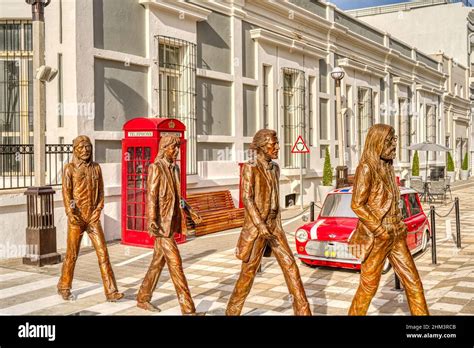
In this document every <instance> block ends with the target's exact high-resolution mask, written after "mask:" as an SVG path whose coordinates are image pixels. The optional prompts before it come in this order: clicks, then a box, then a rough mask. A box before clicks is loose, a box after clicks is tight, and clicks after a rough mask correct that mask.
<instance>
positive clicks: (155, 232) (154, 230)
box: [148, 221, 163, 237]
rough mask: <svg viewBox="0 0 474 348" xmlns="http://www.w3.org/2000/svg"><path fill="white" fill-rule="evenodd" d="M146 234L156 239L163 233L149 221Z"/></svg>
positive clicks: (154, 223)
mask: <svg viewBox="0 0 474 348" xmlns="http://www.w3.org/2000/svg"><path fill="white" fill-rule="evenodd" d="M148 232H150V233H151V234H153V235H154V236H156V237H163V233H161V232H160V227H159V226H158V224H157V223H156V222H155V221H151V222H150V223H149V224H148Z"/></svg>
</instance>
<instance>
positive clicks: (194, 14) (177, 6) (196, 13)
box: [139, 0, 212, 22]
mask: <svg viewBox="0 0 474 348" xmlns="http://www.w3.org/2000/svg"><path fill="white" fill-rule="evenodd" d="M139 3H140V4H141V5H144V6H148V7H150V8H156V9H159V10H163V11H168V12H175V13H178V14H182V15H184V17H185V18H186V17H190V18H192V19H194V20H196V21H198V22H199V21H205V20H207V17H208V16H209V15H210V14H211V13H212V11H209V10H206V9H205V8H203V7H202V6H197V5H194V4H191V3H189V2H184V1H175V0H139Z"/></svg>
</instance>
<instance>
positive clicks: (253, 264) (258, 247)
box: [226, 238, 266, 315]
mask: <svg viewBox="0 0 474 348" xmlns="http://www.w3.org/2000/svg"><path fill="white" fill-rule="evenodd" d="M265 245H266V240H265V239H263V238H257V239H256V241H255V243H254V245H253V249H252V254H251V255H250V259H249V260H248V262H242V268H241V271H240V275H239V279H238V280H237V282H236V283H235V287H234V291H233V292H232V295H231V296H230V299H229V303H228V304H227V310H226V315H240V312H241V311H242V307H243V306H244V302H245V299H246V298H247V296H248V294H249V292H250V290H251V289H252V284H253V281H254V279H255V273H256V272H257V268H258V266H259V265H260V262H261V261H262V256H263V252H264V250H265Z"/></svg>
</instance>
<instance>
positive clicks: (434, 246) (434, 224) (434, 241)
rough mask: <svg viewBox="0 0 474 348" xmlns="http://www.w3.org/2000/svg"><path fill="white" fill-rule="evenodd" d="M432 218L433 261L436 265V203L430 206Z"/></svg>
mask: <svg viewBox="0 0 474 348" xmlns="http://www.w3.org/2000/svg"><path fill="white" fill-rule="evenodd" d="M430 218H431V263H432V264H433V265H436V216H435V207H434V205H432V206H430Z"/></svg>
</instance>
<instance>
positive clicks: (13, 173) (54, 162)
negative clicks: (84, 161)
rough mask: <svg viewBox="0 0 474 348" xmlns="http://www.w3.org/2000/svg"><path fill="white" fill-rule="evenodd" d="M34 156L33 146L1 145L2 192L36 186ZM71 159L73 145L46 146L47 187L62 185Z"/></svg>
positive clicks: (0, 174)
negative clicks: (63, 174)
mask: <svg viewBox="0 0 474 348" xmlns="http://www.w3.org/2000/svg"><path fill="white" fill-rule="evenodd" d="M33 156H34V146H33V144H8V145H1V144H0V190H6V189H15V188H25V187H29V186H34V185H35V180H34V160H33ZM71 157H72V145H71V144H47V145H46V165H45V171H44V173H45V176H46V184H47V185H53V186H54V185H61V180H62V173H63V170H64V166H65V165H66V163H68V162H69V161H70V160H71Z"/></svg>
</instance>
